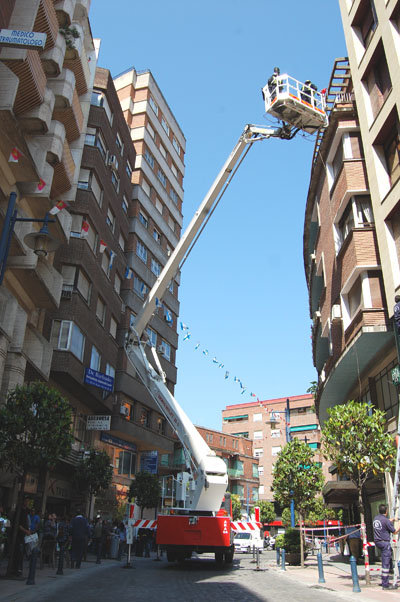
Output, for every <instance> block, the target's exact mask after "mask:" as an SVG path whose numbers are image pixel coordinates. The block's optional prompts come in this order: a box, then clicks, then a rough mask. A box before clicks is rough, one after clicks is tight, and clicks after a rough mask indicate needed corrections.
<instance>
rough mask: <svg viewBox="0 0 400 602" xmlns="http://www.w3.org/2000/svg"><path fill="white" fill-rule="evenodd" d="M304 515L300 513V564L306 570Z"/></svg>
mask: <svg viewBox="0 0 400 602" xmlns="http://www.w3.org/2000/svg"><path fill="white" fill-rule="evenodd" d="M302 525H303V513H302V512H300V511H299V526H300V563H301V568H303V569H304V540H303V530H302Z"/></svg>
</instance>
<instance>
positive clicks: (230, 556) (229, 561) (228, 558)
mask: <svg viewBox="0 0 400 602" xmlns="http://www.w3.org/2000/svg"><path fill="white" fill-rule="evenodd" d="M233 554H234V550H229V552H225V554H224V556H225V564H232V562H233Z"/></svg>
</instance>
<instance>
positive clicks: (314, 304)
mask: <svg viewBox="0 0 400 602" xmlns="http://www.w3.org/2000/svg"><path fill="white" fill-rule="evenodd" d="M340 8H341V14H342V21H343V28H344V33H345V38H346V44H347V49H348V59H339V60H336V61H335V64H334V68H333V72H332V76H331V80H330V84H329V87H328V111H329V120H330V123H329V127H328V128H327V129H326V130H325V131H324V132H323V133H321V134H320V135H319V136H318V139H317V142H316V146H315V153H314V158H313V163H312V172H311V179H310V186H309V191H308V197H307V207H306V216H305V228H304V264H305V270H306V278H307V283H308V288H309V298H310V315H311V318H312V320H313V326H312V348H313V360H314V365H315V367H316V369H317V372H318V382H319V387H318V392H317V396H316V408H317V412H318V415H319V418H320V420H321V421H323V420H325V419H326V418H327V409H328V408H329V407H331V406H333V405H335V404H337V403H346V401H348V400H349V399H358V400H363V401H368V402H370V403H371V404H372V405H374V406H376V407H378V408H380V409H382V410H383V411H384V412H385V413H386V417H387V420H388V429H389V431H394V430H395V428H396V418H397V414H398V395H397V391H396V386H395V385H394V383H393V379H392V370H393V369H394V368H395V367H396V366H397V364H398V358H397V353H396V349H395V341H394V335H393V330H392V323H391V319H392V315H393V305H394V296H395V294H396V293H398V292H399V287H400V279H399V273H400V272H399V247H398V208H399V191H400V187H399V185H400V183H399V175H400V170H399V151H398V132H399V129H398V124H399V118H398V114H399V113H398V110H399V109H398V107H399V101H400V95H399V92H400V89H399V83H398V78H397V77H396V73H397V72H398V68H399V43H400V37H399V36H400V30H399V14H400V13H399V9H400V4H399V2H391V1H388V2H377V1H373V0H367V1H364V0H354V1H353V2H348V1H346V0H344V1H340ZM368 491H369V501H370V503H371V505H372V506H373V507H374V508H375V507H376V506H377V505H378V504H379V503H380V502H381V501H384V498H385V492H384V485H383V483H382V482H380V481H377V480H376V479H373V480H371V481H370V482H369V483H368ZM354 498H355V496H354V491H352V490H351V487H350V486H349V484H348V483H347V484H344V483H342V482H340V481H338V482H336V483H335V482H332V483H330V484H328V485H327V486H326V490H325V499H326V500H327V501H329V502H332V503H335V502H336V503H340V502H341V503H346V502H348V503H351V502H352V501H353V500H354Z"/></svg>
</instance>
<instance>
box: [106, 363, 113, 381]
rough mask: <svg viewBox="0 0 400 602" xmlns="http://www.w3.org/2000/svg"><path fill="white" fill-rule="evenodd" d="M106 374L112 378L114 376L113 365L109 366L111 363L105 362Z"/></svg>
mask: <svg viewBox="0 0 400 602" xmlns="http://www.w3.org/2000/svg"><path fill="white" fill-rule="evenodd" d="M106 374H107V376H111V377H112V378H115V368H114V366H111V364H106Z"/></svg>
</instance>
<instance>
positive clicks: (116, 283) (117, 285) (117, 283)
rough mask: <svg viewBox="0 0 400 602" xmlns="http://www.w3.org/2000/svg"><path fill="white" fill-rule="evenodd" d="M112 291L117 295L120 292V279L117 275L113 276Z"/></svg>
mask: <svg viewBox="0 0 400 602" xmlns="http://www.w3.org/2000/svg"><path fill="white" fill-rule="evenodd" d="M114 290H115V292H116V293H117V295H119V294H120V292H121V278H120V277H119V276H118V274H115V276H114Z"/></svg>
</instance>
